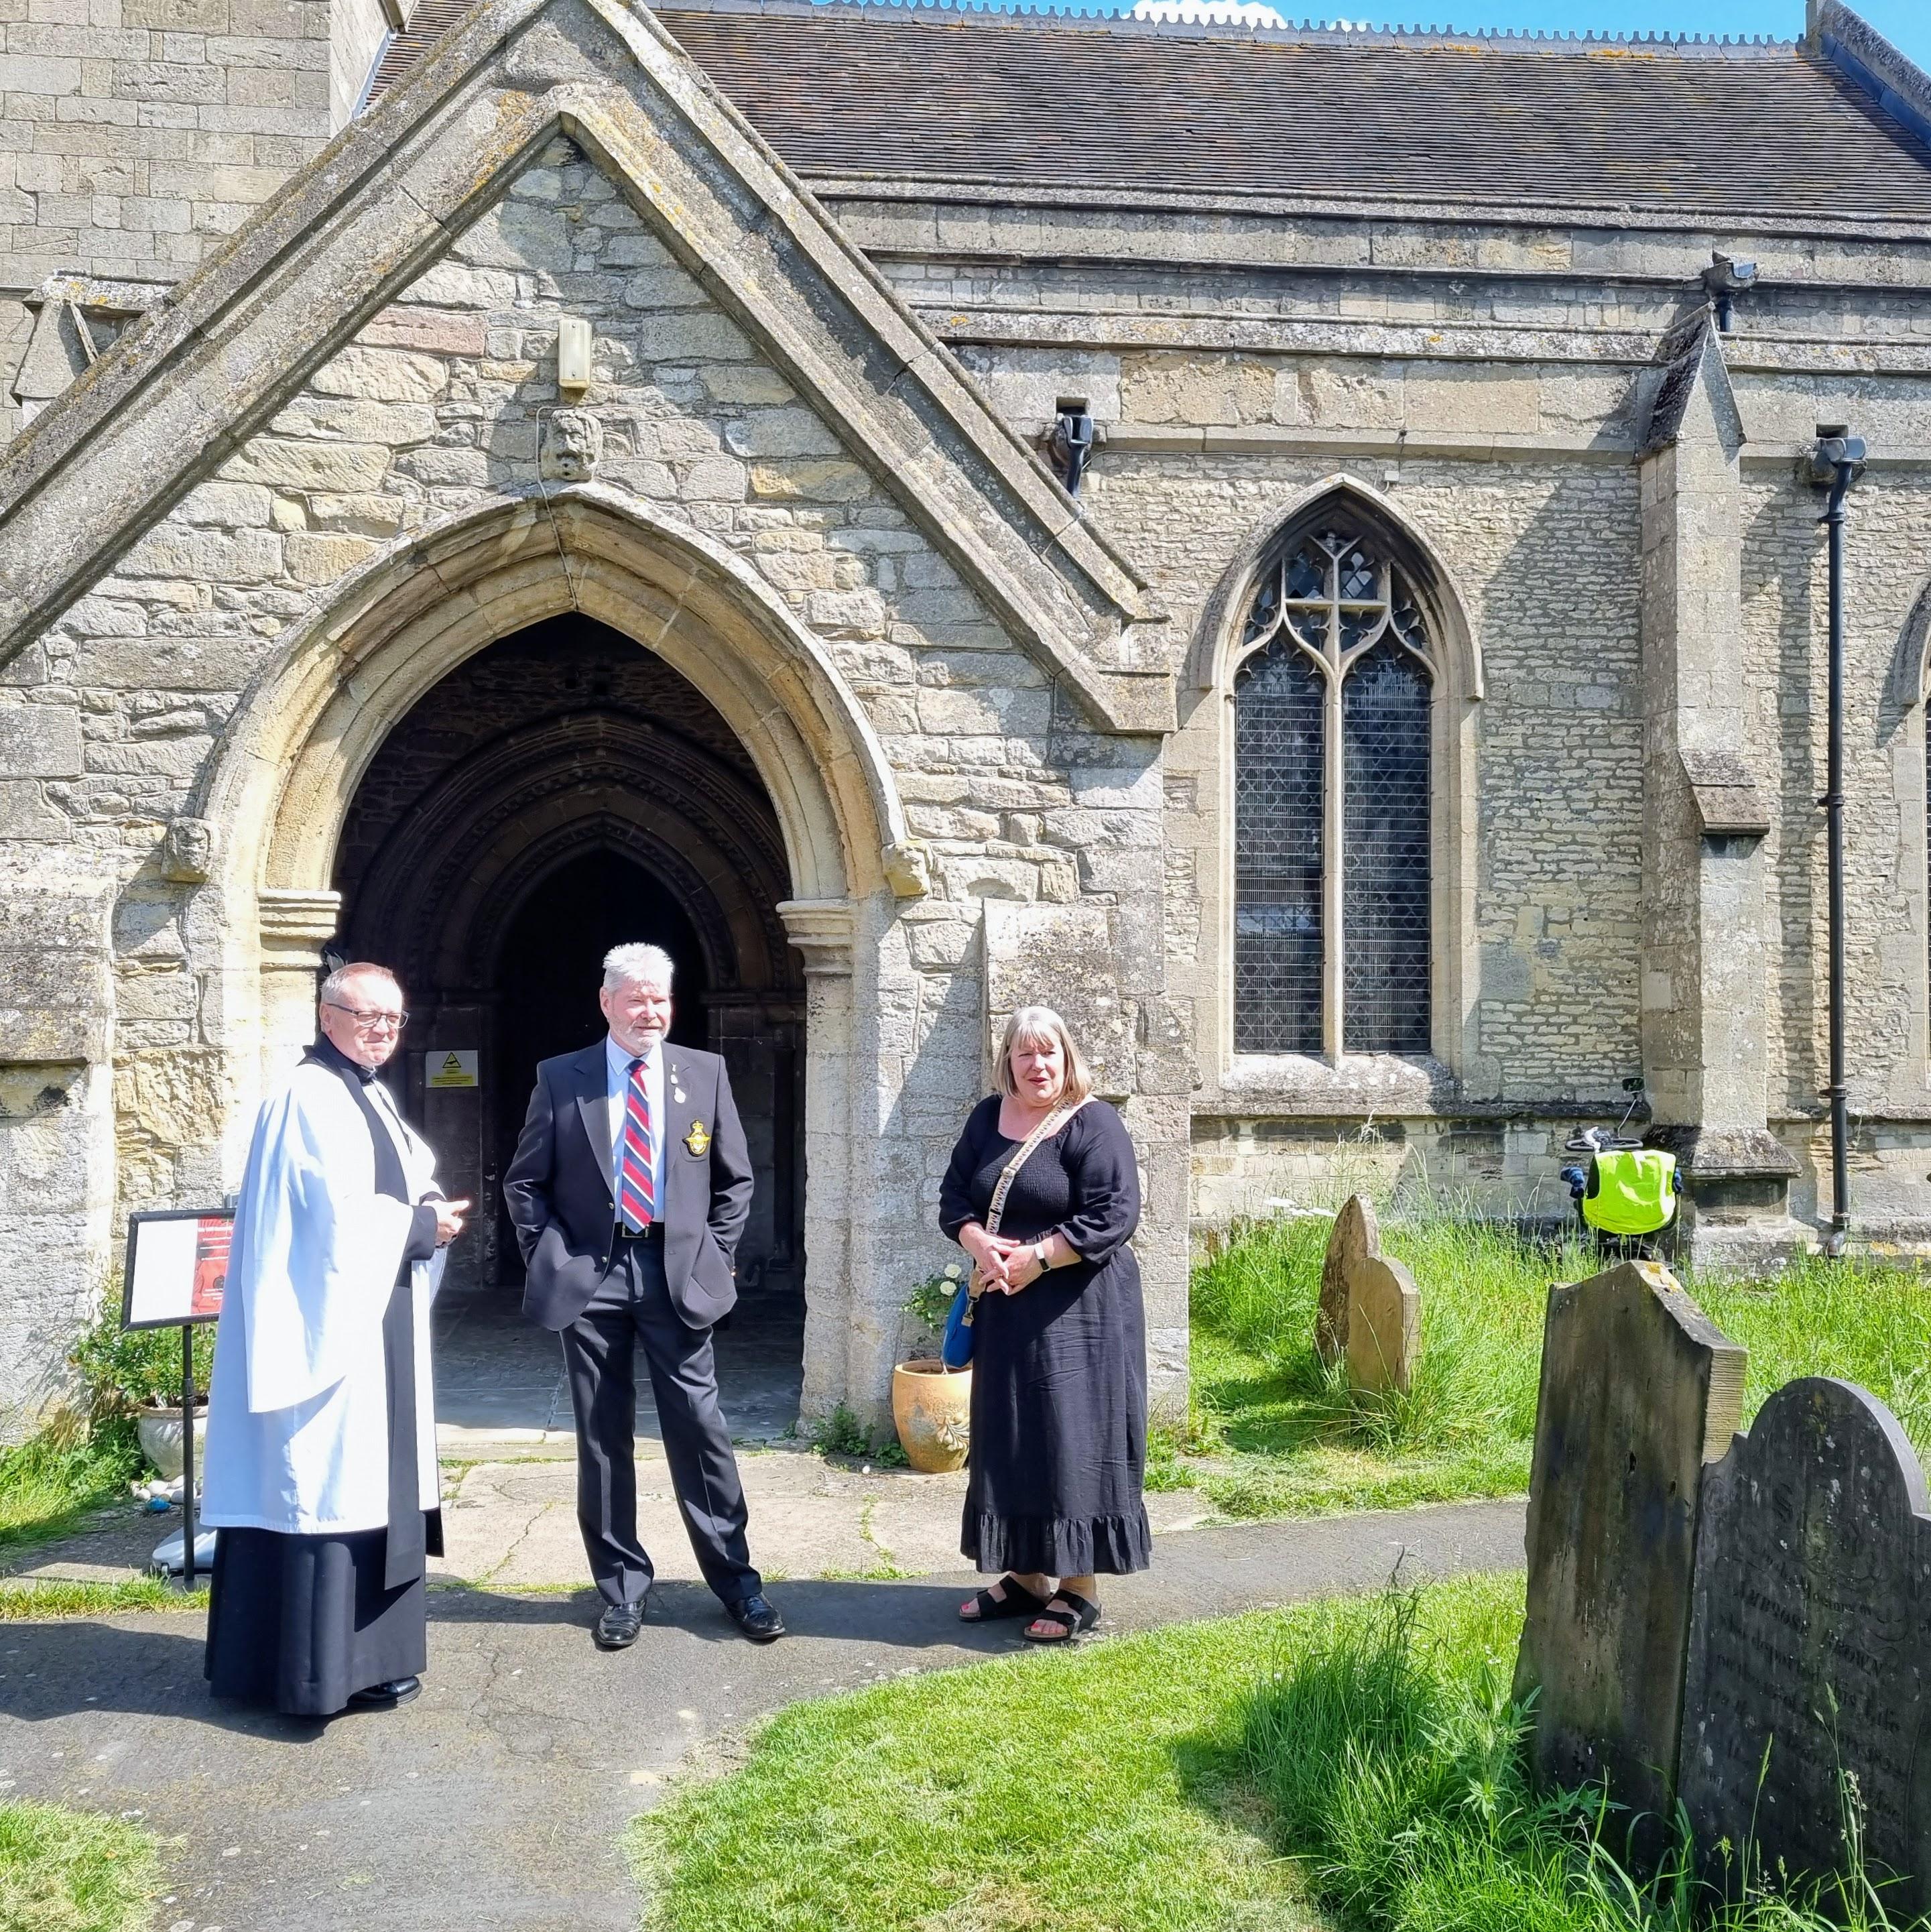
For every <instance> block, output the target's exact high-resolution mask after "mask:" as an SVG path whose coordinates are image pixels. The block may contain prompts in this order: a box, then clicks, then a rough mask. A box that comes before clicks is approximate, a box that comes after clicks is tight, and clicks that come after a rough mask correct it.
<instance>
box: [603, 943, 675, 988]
mask: <svg viewBox="0 0 1931 1932" xmlns="http://www.w3.org/2000/svg"><path fill="white" fill-rule="evenodd" d="M676 970H677V965H676V962H675V961H674V960H673V959H672V958H671V956H670V954H669V953H667V952H665V951H664V948H663V947H661V946H613V947H611V948H610V950H609V952H607V953H605V954H604V992H607V993H614V992H616V990H617V989H618V988H619V986H641V985H643V984H644V983H646V982H648V983H649V984H650V985H652V986H661V987H662V988H663V989H664V991H665V992H670V976H671V975H672V974H673V973H675V972H676Z"/></svg>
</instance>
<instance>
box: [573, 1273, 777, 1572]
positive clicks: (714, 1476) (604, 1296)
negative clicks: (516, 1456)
mask: <svg viewBox="0 0 1931 1932" xmlns="http://www.w3.org/2000/svg"><path fill="white" fill-rule="evenodd" d="M562 1339H563V1366H564V1368H565V1371H566V1373H568V1376H569V1378H570V1406H571V1409H572V1410H573V1411H574V1412H575V1415H576V1418H577V1523H578V1524H579V1526H580V1527H581V1528H582V1530H583V1548H584V1550H585V1551H586V1553H588V1555H589V1559H590V1574H591V1575H592V1577H595V1580H596V1584H597V1588H598V1591H599V1592H601V1594H602V1595H603V1597H604V1600H605V1601H607V1602H609V1603H613V1604H636V1603H640V1602H641V1601H643V1596H644V1593H645V1592H646V1591H647V1590H649V1588H650V1585H651V1580H652V1577H653V1576H654V1575H655V1571H654V1570H653V1568H652V1565H651V1561H650V1558H649V1555H648V1553H646V1551H645V1550H644V1547H643V1544H640V1542H639V1541H637V1463H636V1460H635V1459H636V1447H637V1440H636V1438H637V1364H636V1356H635V1349H637V1347H639V1346H641V1348H642V1349H643V1359H644V1364H645V1367H646V1368H647V1369H648V1370H649V1373H650V1387H651V1391H652V1394H653V1395H654V1396H655V1398H656V1402H657V1416H658V1423H659V1424H660V1425H661V1427H662V1429H663V1431H664V1454H665V1456H666V1457H667V1458H668V1460H669V1461H670V1481H671V1484H672V1485H673V1487H674V1488H675V1489H676V1492H677V1507H678V1508H679V1510H680V1511H682V1514H683V1517H684V1527H685V1530H686V1531H687V1532H688V1533H689V1535H690V1538H691V1549H692V1550H694V1552H695V1553H696V1554H697V1565H698V1568H700V1569H701V1570H702V1571H703V1573H704V1580H705V1582H706V1583H709V1585H710V1586H711V1588H712V1589H713V1590H715V1592H717V1594H718V1596H719V1598H721V1599H722V1601H724V1602H725V1603H727V1604H738V1603H742V1601H744V1599H745V1598H747V1597H754V1596H756V1595H757V1593H758V1592H759V1591H760V1590H761V1589H763V1587H764V1585H763V1579H762V1578H761V1577H760V1576H759V1575H758V1574H757V1571H755V1570H754V1569H753V1568H751V1551H750V1547H749V1545H748V1543H747V1542H746V1541H745V1530H746V1528H747V1526H748V1522H749V1517H748V1513H747V1511H746V1510H745V1501H744V1485H743V1484H742V1483H741V1482H740V1481H739V1480H738V1466H737V1458H736V1456H735V1455H733V1454H732V1452H731V1438H730V1430H728V1429H727V1428H726V1427H724V1416H723V1414H722V1413H721V1411H720V1410H719V1409H718V1369H717V1361H716V1358H715V1356H714V1355H712V1349H711V1331H710V1330H709V1329H708V1328H688V1327H687V1326H686V1325H685V1322H684V1320H683V1318H682V1316H679V1314H678V1313H677V1311H676V1309H675V1308H674V1307H673V1306H672V1305H671V1301H670V1290H669V1289H668V1288H667V1287H666V1286H665V1285H664V1244H663V1241H662V1239H661V1237H660V1238H658V1239H656V1240H654V1241H620V1242H619V1243H618V1244H617V1250H616V1253H615V1254H614V1255H613V1256H612V1257H611V1259H610V1273H609V1274H607V1275H606V1276H605V1277H604V1280H603V1282H602V1283H601V1286H599V1287H598V1290H597V1292H596V1294H595V1296H594V1297H592V1300H591V1302H590V1305H589V1307H587V1308H586V1309H585V1310H584V1311H583V1313H582V1314H581V1315H580V1316H578V1317H577V1319H576V1320H575V1321H574V1322H571V1325H569V1327H568V1328H565V1330H564V1331H562Z"/></svg>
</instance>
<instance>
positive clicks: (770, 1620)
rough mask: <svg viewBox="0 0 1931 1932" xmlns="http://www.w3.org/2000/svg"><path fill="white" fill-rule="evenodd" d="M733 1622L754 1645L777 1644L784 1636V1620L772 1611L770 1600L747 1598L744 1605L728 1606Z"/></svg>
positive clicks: (743, 1602) (759, 1597) (758, 1597)
mask: <svg viewBox="0 0 1931 1932" xmlns="http://www.w3.org/2000/svg"><path fill="white" fill-rule="evenodd" d="M724 1608H725V1609H726V1610H728V1611H730V1615H731V1621H732V1622H733V1623H734V1624H736V1625H737V1627H738V1628H739V1630H741V1631H743V1632H744V1634H745V1636H746V1637H749V1638H750V1639H751V1642H752V1643H776V1642H777V1641H778V1639H779V1638H780V1637H782V1636H783V1635H784V1619H783V1618H782V1617H781V1616H779V1615H778V1613H777V1611H776V1610H774V1609H772V1606H771V1603H770V1600H769V1598H765V1597H762V1596H757V1597H747V1598H745V1599H744V1601H742V1603H737V1604H726V1605H725V1606H724Z"/></svg>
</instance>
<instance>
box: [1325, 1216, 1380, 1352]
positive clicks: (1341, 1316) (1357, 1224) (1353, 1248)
mask: <svg viewBox="0 0 1931 1932" xmlns="http://www.w3.org/2000/svg"><path fill="white" fill-rule="evenodd" d="M1379 1253H1381V1229H1380V1228H1379V1226H1378V1225H1377V1224H1376V1223H1375V1204H1374V1202H1372V1201H1370V1200H1369V1199H1368V1197H1367V1196H1366V1195H1365V1194H1351V1195H1350V1196H1348V1199H1346V1200H1345V1201H1344V1202H1342V1205H1341V1211H1340V1213H1339V1214H1337V1215H1336V1216H1335V1217H1334V1226H1333V1227H1332V1228H1331V1229H1330V1230H1329V1231H1328V1236H1327V1253H1326V1254H1324V1256H1322V1257H1321V1306H1320V1307H1318V1309H1317V1310H1315V1318H1314V1348H1315V1354H1316V1355H1318V1356H1319V1357H1320V1358H1321V1360H1322V1361H1324V1362H1330V1363H1332V1362H1338V1361H1341V1360H1342V1358H1343V1357H1345V1355H1347V1353H1348V1275H1349V1274H1350V1272H1351V1270H1352V1269H1354V1268H1358V1266H1359V1265H1360V1262H1362V1261H1363V1259H1366V1257H1367V1256H1369V1255H1378V1254H1379Z"/></svg>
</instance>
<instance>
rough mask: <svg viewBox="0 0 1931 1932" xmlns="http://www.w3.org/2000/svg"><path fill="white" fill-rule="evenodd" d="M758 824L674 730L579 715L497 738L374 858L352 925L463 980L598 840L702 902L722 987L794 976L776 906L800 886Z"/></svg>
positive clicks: (414, 962) (710, 761) (403, 955)
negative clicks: (573, 858) (390, 937)
mask: <svg viewBox="0 0 1931 1932" xmlns="http://www.w3.org/2000/svg"><path fill="white" fill-rule="evenodd" d="M761 821H763V802H762V800H760V799H756V798H754V797H753V796H752V795H751V787H749V786H748V785H747V784H745V781H744V780H743V778H742V777H741V776H740V775H739V773H738V772H736V771H735V770H733V769H730V768H729V767H727V766H725V765H724V763H721V761H720V760H717V759H716V758H715V757H710V756H709V755H707V754H705V753H704V752H703V751H701V750H700V748H697V747H696V746H694V745H691V744H690V743H688V742H685V741H684V740H682V739H679V737H678V736H677V735H676V733H673V732H671V731H669V730H664V729H662V728H660V727H656V726H655V725H652V724H650V723H648V722H646V721H643V720H640V719H636V718H613V717H611V716H610V715H607V714H604V713H602V712H595V711H590V712H582V713H566V714H565V715H563V716H562V717H559V718H552V719H547V720H545V721H543V722H542V723H541V724H535V725H531V726H528V727H523V728H522V729H520V730H515V731H513V732H511V733H509V734H508V736H506V737H504V738H502V739H496V740H493V741H492V742H490V743H489V744H487V745H486V746H484V748H481V750H479V751H477V752H475V753H474V754H472V755H471V756H469V757H467V758H466V759H464V760H463V761H461V762H460V763H458V764H457V766H455V767H454V769H451V771H449V772H447V773H446V774H445V775H443V776H442V778H439V780H438V781H436V783H435V784H433V786H431V787H430V789H429V790H428V791H427V793H425V794H424V796H423V797H422V799H421V800H420V801H418V803H417V804H416V805H415V807H414V808H413V810H412V812H411V814H409V818H408V820H406V823H403V824H402V825H400V826H397V828H396V829H394V830H393V831H392V832H391V835H389V837H388V838H387V839H386V840H385V841H384V843H383V844H382V846H381V847H379V849H378V850H376V852H375V853H374V854H373V856H372V857H371V858H370V860H369V862H368V864H367V868H366V870H365V871H364V873H363V874H362V877H361V880H360V883H359V886H358V891H357V893H356V899H357V905H356V908H355V914H354V916H353V919H352V930H354V931H355V932H385V933H391V934H394V935H397V959H396V960H395V961H394V962H392V963H394V964H396V965H398V966H400V967H404V968H407V969H408V970H409V972H410V973H413V974H417V975H418V976H420V975H424V974H426V975H427V977H428V978H430V979H432V980H433V981H434V982H435V983H436V984H438V985H440V986H456V985H459V984H460V983H463V981H464V980H466V978H467V977H471V975H472V971H474V970H475V969H476V968H487V965H488V964H489V963H490V962H491V961H493V959H494V958H495V956H496V952H497V950H498V949H499V947H500V945H501V944H502V938H503V935H504V933H505V931H506V930H507V929H508V926H510V924H511V922H513V921H514V918H515V916H516V913H517V909H518V908H519V907H520V905H521V904H522V902H523V899H524V898H526V896H527V895H528V893H529V892H530V891H531V890H532V889H534V888H535V886H537V885H538V883H540V882H541V879H542V878H543V877H544V876H545V875H546V874H547V873H548V872H549V871H551V870H553V869H554V868H555V867H556V865H559V864H562V863H563V862H565V861H566V860H567V858H568V855H569V854H570V853H571V851H572V850H574V849H575V848H576V847H577V846H579V845H580V844H582V843H583V842H584V841H586V839H591V838H595V840H596V841H597V842H599V843H600V844H602V845H603V846H604V847H606V848H607V849H609V850H617V851H622V852H625V853H628V855H629V856H631V857H633V858H634V859H637V860H638V861H639V862H640V863H642V864H643V865H644V866H645V867H646V869H647V870H649V871H652V872H655V874H658V876H659V877H662V878H664V880H665V881H666V882H667V883H669V884H670V886H672V887H673V889H674V890H675V891H676V892H677V894H678V895H679V898H680V899H681V900H682V901H685V902H686V903H687V904H688V906H689V907H691V908H692V909H693V916H694V919H696V922H697V931H698V935H699V937H700V940H701V941H703V944H704V948H705V951H706V962H707V967H708V971H709V978H710V980H711V982H712V984H713V985H718V984H721V983H725V982H727V981H728V982H730V983H733V984H738V985H740V986H743V987H745V988H750V989H761V988H769V987H774V986H787V985H790V984H792V983H795V982H796V980H797V979H798V978H799V971H800V969H799V963H798V962H797V960H796V957H795V956H793V957H792V958H790V959H787V953H789V952H790V947H788V945H787V935H786V933H785V931H784V926H783V924H782V922H781V920H780V919H778V917H777V916H776V915H775V913H772V912H771V910H769V908H770V907H772V906H775V904H778V902H780V901H783V900H784V899H786V898H788V897H789V896H790V874H789V871H788V870H787V866H786V862H785V856H784V851H783V850H782V848H781V845H780V844H779V843H778V840H777V839H776V838H775V837H774V836H772V835H770V833H769V829H768V821H763V822H761ZM452 948H453V949H454V951H453V952H452V951H451V949H452Z"/></svg>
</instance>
